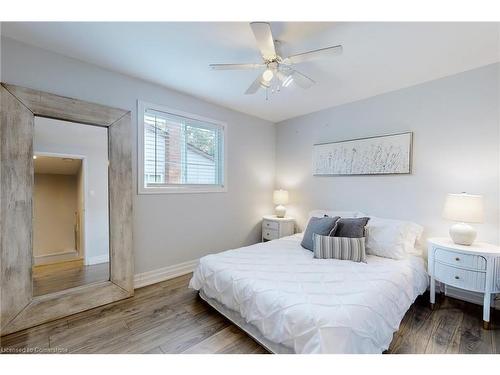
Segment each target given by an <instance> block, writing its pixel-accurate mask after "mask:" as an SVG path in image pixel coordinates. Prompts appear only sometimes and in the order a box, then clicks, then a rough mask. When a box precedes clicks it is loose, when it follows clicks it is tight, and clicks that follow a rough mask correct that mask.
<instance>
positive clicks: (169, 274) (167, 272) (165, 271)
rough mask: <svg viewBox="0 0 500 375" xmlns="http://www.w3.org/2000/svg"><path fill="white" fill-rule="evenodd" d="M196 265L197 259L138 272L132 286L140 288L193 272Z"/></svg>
mask: <svg viewBox="0 0 500 375" xmlns="http://www.w3.org/2000/svg"><path fill="white" fill-rule="evenodd" d="M197 265H198V259H196V260H191V261H189V262H183V263H179V264H175V265H173V266H168V267H163V268H158V269H157V270H153V271H148V272H144V273H138V274H136V275H135V276H134V288H141V287H143V286H146V285H151V284H156V283H159V282H161V281H165V280H168V279H173V278H174V277H178V276H182V275H185V274H187V273H190V272H193V271H194V269H195V268H196V266H197Z"/></svg>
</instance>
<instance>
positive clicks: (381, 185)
mask: <svg viewBox="0 0 500 375" xmlns="http://www.w3.org/2000/svg"><path fill="white" fill-rule="evenodd" d="M498 84H499V64H494V65H489V66H486V67H482V68H479V69H475V70H472V71H468V72H465V73H461V74H458V75H454V76H449V77H446V78H442V79H439V80H436V81H432V82H428V83H424V84H421V85H418V86H414V87H410V88H406V89H402V90H398V91H395V92H391V93H388V94H384V95H379V96H376V97H372V98H369V99H366V100H362V101H358V102H354V103H350V104H346V105H342V106H338V107H333V108H329V109H326V110H322V111H319V112H315V113H312V114H309V115H305V116H302V117H298V118H295V119H291V120H287V121H284V122H281V123H279V124H277V133H276V139H277V148H276V171H277V175H276V184H277V187H282V188H284V189H289V191H290V200H291V203H290V205H289V206H288V213H289V214H290V215H292V216H295V217H296V218H297V219H298V221H299V225H300V226H302V227H303V226H304V223H305V221H306V219H307V212H308V211H309V210H311V209H314V208H330V209H340V210H361V211H363V212H366V213H369V214H373V215H377V216H381V217H388V218H400V219H408V220H412V221H415V222H418V223H421V224H422V225H424V226H425V235H426V236H434V235H437V236H443V235H444V236H446V235H447V231H448V227H449V225H450V224H451V223H450V222H447V221H445V220H444V219H442V218H441V210H442V207H443V204H444V200H445V196H446V193H448V192H461V191H466V192H469V193H478V194H483V195H484V201H485V205H486V220H485V223H484V224H479V225H477V229H478V239H480V240H484V241H492V242H495V243H497V242H498V239H499V233H498V225H499V221H498V218H499V209H498V207H499V112H498V111H499V94H498V87H499V86H498ZM402 131H413V132H414V144H413V145H414V153H413V173H412V174H411V175H405V176H356V177H355V176H351V177H346V176H341V177H313V176H312V173H311V168H312V145H313V144H315V143H324V142H330V141H338V140H344V139H350V138H360V137H366V136H372V135H379V134H386V133H395V132H402Z"/></svg>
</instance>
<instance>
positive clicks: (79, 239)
mask: <svg viewBox="0 0 500 375" xmlns="http://www.w3.org/2000/svg"><path fill="white" fill-rule="evenodd" d="M0 90H1V91H0V93H1V95H0V99H1V101H0V104H1V107H0V109H1V117H0V145H1V147H0V165H1V168H0V205H1V207H0V222H1V225H0V245H1V248H0V276H1V280H0V281H1V284H0V288H1V293H0V335H6V334H9V333H12V332H16V331H20V330H23V329H25V328H29V327H32V326H35V325H38V324H41V323H45V322H48V321H51V320H55V319H58V318H61V317H64V316H68V315H71V314H74V313H77V312H80V311H84V310H88V309H91V308H94V307H97V306H101V305H104V304H107V303H111V302H114V301H118V300H120V299H124V298H127V297H130V296H132V295H133V293H134V285H133V275H134V269H133V262H134V259H133V249H132V244H133V242H132V229H133V228H132V196H133V193H132V134H131V133H132V129H131V117H130V111H127V110H122V109H118V108H113V107H108V106H103V105H100V104H95V103H89V102H86V101H82V100H78V99H73V98H67V97H62V96H59V95H55V94H51V93H46V92H42V91H38V90H33V89H29V88H24V87H19V86H15V85H10V84H6V83H2V84H1V86H0Z"/></svg>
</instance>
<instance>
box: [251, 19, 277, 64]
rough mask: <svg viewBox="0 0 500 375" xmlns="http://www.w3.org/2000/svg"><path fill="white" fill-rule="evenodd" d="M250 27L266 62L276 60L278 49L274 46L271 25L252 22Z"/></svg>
mask: <svg viewBox="0 0 500 375" xmlns="http://www.w3.org/2000/svg"><path fill="white" fill-rule="evenodd" d="M250 27H251V28H252V31H253V35H254V36H255V40H256V41H257V47H259V50H260V54H261V55H262V57H263V58H264V60H272V59H274V58H276V47H275V46H274V38H273V33H272V31H271V25H269V23H267V22H251V23H250Z"/></svg>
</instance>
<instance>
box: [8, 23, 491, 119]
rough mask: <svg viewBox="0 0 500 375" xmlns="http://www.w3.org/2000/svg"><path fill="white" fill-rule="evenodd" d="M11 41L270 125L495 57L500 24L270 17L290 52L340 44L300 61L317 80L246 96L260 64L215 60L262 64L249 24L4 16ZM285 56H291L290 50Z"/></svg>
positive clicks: (452, 72)
mask: <svg viewBox="0 0 500 375" xmlns="http://www.w3.org/2000/svg"><path fill="white" fill-rule="evenodd" d="M2 26H3V27H2V32H3V33H4V34H5V35H7V36H9V37H11V38H14V39H18V40H20V41H23V42H26V43H29V44H33V45H36V46H39V47H41V48H44V49H48V50H52V51H55V52H58V53H61V54H63V55H67V56H70V57H73V58H77V59H80V60H83V61H87V62H90V63H93V64H96V65H100V66H102V67H105V68H108V69H111V70H114V71H118V72H121V73H125V74H128V75H131V76H134V77H138V78H141V79H145V80H148V81H151V82H155V83H158V84H161V85H164V86H167V87H169V88H172V89H175V90H178V91H181V92H184V93H188V94H190V95H193V96H196V97H199V98H202V99H205V100H207V101H209V102H212V103H216V104H220V105H222V106H225V107H228V108H232V109H235V110H238V111H241V112H245V113H248V114H251V115H254V116H257V117H260V118H263V119H267V120H270V121H273V122H278V121H282V120H285V119H288V118H292V117H296V116H299V115H303V114H306V113H310V112H314V111H317V110H320V109H323V108H327V107H330V106H335V105H339V104H343V103H347V102H351V101H355V100H359V99H362V98H367V97H370V96H374V95H377V94H381V93H384V92H388V91H393V90H397V89H400V88H403V87H408V86H412V85H415V84H418V83H422V82H425V81H429V80H433V79H436V78H440V77H443V76H447V75H451V74H455V73H459V72H462V71H465V70H470V69H473V68H476V67H479V66H483V65H487V64H490V63H493V62H497V61H499V60H500V59H499V54H500V52H499V44H498V43H499V24H498V23H364V22H363V23H301V22H285V23H282V22H274V23H271V27H272V29H273V33H274V36H275V38H276V39H279V40H280V41H282V42H283V49H284V51H285V52H286V53H289V54H293V53H300V52H303V51H306V50H310V49H317V48H322V47H326V46H331V45H336V44H342V45H343V46H344V53H343V55H341V56H339V57H335V58H332V59H329V60H323V61H315V62H309V63H303V64H300V65H297V66H296V68H297V69H298V70H300V71H301V72H303V73H305V74H307V75H308V76H310V77H311V78H313V79H314V80H315V81H316V82H317V84H316V85H315V86H314V87H312V88H310V89H308V90H302V89H300V88H298V87H295V86H294V84H292V85H291V86H290V87H289V88H287V89H285V90H282V91H281V92H280V93H279V94H277V95H273V96H271V98H270V100H269V101H266V100H265V94H264V92H263V91H259V92H258V93H257V94H256V95H253V96H248V95H244V94H243V93H244V92H245V90H246V89H247V87H248V86H249V85H250V84H251V83H252V82H253V80H254V79H255V77H256V76H257V72H256V71H211V70H210V69H209V68H208V64H210V63H247V62H261V58H260V54H259V52H258V50H257V47H256V44H255V40H254V37H253V34H252V32H251V30H250V27H249V25H248V24H247V23H223V22H217V23H179V22H176V23H172V22H167V23H4V24H3V25H2ZM286 53H285V54H286Z"/></svg>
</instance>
